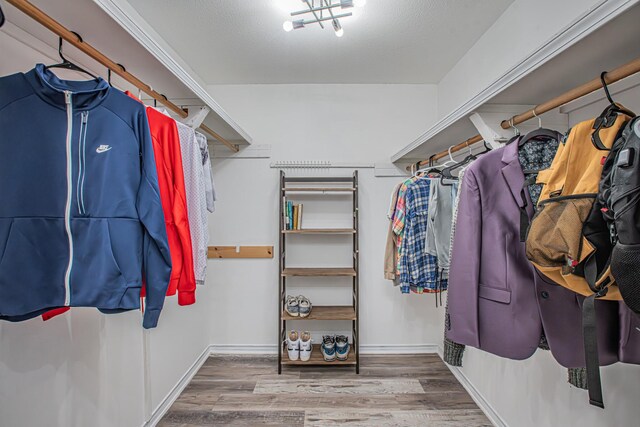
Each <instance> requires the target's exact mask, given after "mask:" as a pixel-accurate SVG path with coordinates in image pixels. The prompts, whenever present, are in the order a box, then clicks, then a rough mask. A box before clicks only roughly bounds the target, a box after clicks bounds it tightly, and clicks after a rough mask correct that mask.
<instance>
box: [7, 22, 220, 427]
mask: <svg viewBox="0 0 640 427" xmlns="http://www.w3.org/2000/svg"><path fill="white" fill-rule="evenodd" d="M38 49H40V51H37V50H34V49H32V48H31V47H30V46H28V45H26V44H24V43H21V42H19V41H17V40H16V39H14V38H11V37H9V36H8V35H7V34H6V33H4V32H3V31H0V52H2V54H1V55H2V58H3V60H2V61H0V76H2V75H7V74H12V73H15V72H18V71H28V70H29V69H30V68H32V67H33V65H34V64H35V63H36V62H44V63H53V62H58V61H57V53H56V52H55V51H51V49H48V48H46V47H43V45H41V44H38ZM41 52H44V53H41ZM5 59H6V60H5ZM102 71H103V69H102V67H99V68H97V70H94V72H98V73H100V72H102ZM79 77H80V78H85V77H84V76H79ZM212 291H213V290H212V289H210V288H199V289H198V294H197V298H198V303H197V304H196V305H195V306H191V307H178V305H177V302H176V300H175V298H168V299H167V302H166V303H165V309H164V310H163V313H162V315H161V317H160V323H159V326H158V328H157V329H154V330H152V331H148V332H143V329H142V321H141V314H140V313H139V312H129V313H123V314H118V315H110V316H106V315H102V314H99V312H98V311H97V310H94V309H72V310H71V312H70V313H66V314H64V315H62V316H59V317H57V318H54V319H52V320H50V321H48V322H43V321H42V320H41V319H40V318H36V319H32V320H29V321H27V322H22V323H15V324H12V323H8V322H0V379H1V380H0V426H2V427H22V426H25V427H27V426H28V427H32V426H44V425H55V426H89V425H91V426H97V427H112V426H127V427H129V426H139V425H142V424H143V422H144V421H145V420H146V419H147V418H148V416H149V415H150V412H151V410H152V409H154V408H156V407H157V406H158V404H159V403H160V402H161V401H162V399H163V398H164V397H165V396H166V395H167V393H169V391H170V390H171V389H172V388H173V387H174V386H175V385H176V384H177V383H178V381H179V379H180V378H181V377H182V375H184V373H185V372H186V371H187V369H189V367H190V366H191V364H192V363H193V362H194V361H195V360H196V358H197V357H198V356H199V355H200V354H201V353H202V352H203V351H204V350H205V349H206V348H207V347H208V345H209V322H208V312H209V309H208V303H207V301H208V299H209V297H210V294H211V293H212ZM143 334H147V342H148V347H147V351H146V358H145V350H144V342H145V340H144V336H143ZM145 363H146V365H147V367H148V371H147V372H148V373H149V375H148V377H146V378H145V369H144V367H145ZM146 402H148V404H147V403H146Z"/></svg>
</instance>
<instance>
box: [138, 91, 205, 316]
mask: <svg viewBox="0 0 640 427" xmlns="http://www.w3.org/2000/svg"><path fill="white" fill-rule="evenodd" d="M129 96H131V94H129ZM147 118H148V119H149V128H150V130H151V139H152V140H153V150H154V154H155V158H156V168H157V170H158V185H159V187H160V199H161V201H162V209H163V211H164V221H165V224H166V226H167V237H168V238H169V250H170V252H171V263H172V266H173V269H172V271H171V282H170V283H169V288H168V289H167V295H175V293H176V291H177V292H178V304H180V305H190V304H193V303H195V302H196V296H195V293H196V279H195V273H194V267H193V250H192V246H191V230H190V228H189V216H188V213H187V197H186V192H185V189H184V172H183V169H182V154H181V153H180V138H179V136H178V128H177V126H176V122H175V121H174V120H173V119H172V118H171V117H168V116H165V115H164V114H162V113H161V112H159V111H157V110H155V109H154V108H152V107H147Z"/></svg>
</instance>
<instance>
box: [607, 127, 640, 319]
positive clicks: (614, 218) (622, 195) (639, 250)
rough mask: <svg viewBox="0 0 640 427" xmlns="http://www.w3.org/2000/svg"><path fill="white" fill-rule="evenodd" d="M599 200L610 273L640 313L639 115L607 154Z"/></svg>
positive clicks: (628, 300) (627, 300)
mask: <svg viewBox="0 0 640 427" xmlns="http://www.w3.org/2000/svg"><path fill="white" fill-rule="evenodd" d="M598 201H599V202H600V204H601V206H602V208H601V211H602V213H603V216H604V218H605V221H606V222H607V225H608V227H609V231H610V237H611V243H612V244H613V251H612V252H611V259H610V262H611V273H612V275H613V277H614V278H615V281H616V283H617V284H618V288H619V289H620V294H621V296H622V299H623V300H624V302H625V304H626V305H627V306H628V307H629V308H630V309H631V310H633V311H634V312H636V313H640V117H636V118H634V119H633V120H631V121H630V122H629V123H627V125H626V126H625V128H624V130H623V132H622V135H621V136H620V137H618V139H617V140H616V141H615V143H614V145H613V147H612V149H611V153H610V154H609V156H608V157H607V159H606V161H605V163H604V168H603V173H602V181H601V182H600V193H599V195H598Z"/></svg>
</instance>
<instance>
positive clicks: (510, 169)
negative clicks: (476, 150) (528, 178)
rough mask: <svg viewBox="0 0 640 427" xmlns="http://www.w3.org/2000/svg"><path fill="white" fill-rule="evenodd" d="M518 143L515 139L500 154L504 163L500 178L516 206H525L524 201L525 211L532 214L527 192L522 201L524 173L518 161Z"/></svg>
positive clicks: (518, 139)
mask: <svg viewBox="0 0 640 427" xmlns="http://www.w3.org/2000/svg"><path fill="white" fill-rule="evenodd" d="M519 141H520V138H517V139H515V140H513V141H512V142H511V143H510V144H508V145H506V146H505V147H504V150H503V152H502V163H504V167H503V168H502V177H503V178H504V180H505V181H506V183H507V186H508V187H509V190H510V191H511V195H512V196H513V199H514V201H515V202H516V204H517V205H518V206H519V207H523V206H525V200H526V206H527V210H528V211H529V210H530V211H531V212H533V208H532V206H531V201H530V199H529V192H528V191H525V192H524V195H525V200H523V199H522V189H523V187H524V173H523V172H522V166H521V165H520V160H519V159H518V142H519Z"/></svg>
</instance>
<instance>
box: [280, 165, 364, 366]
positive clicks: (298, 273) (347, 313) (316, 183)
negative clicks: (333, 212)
mask: <svg viewBox="0 0 640 427" xmlns="http://www.w3.org/2000/svg"><path fill="white" fill-rule="evenodd" d="M302 185H305V186H302ZM296 192H300V193H309V195H315V194H319V195H321V194H323V193H342V194H346V195H347V197H349V196H350V197H351V199H352V207H353V226H352V227H351V228H308V229H302V230H287V229H286V226H285V218H284V209H283V200H284V198H285V197H286V196H287V194H290V193H296ZM279 195H280V198H279V199H278V205H279V206H280V208H279V210H280V215H279V218H280V219H279V220H278V226H279V230H280V233H279V234H280V239H279V241H280V246H279V259H280V269H279V272H278V281H279V284H280V286H279V288H280V293H279V295H280V298H279V300H280V302H279V307H278V343H279V344H278V373H279V374H280V373H282V366H286V365H297V366H304V365H307V366H343V365H348V366H354V367H355V368H356V373H358V374H359V373H360V349H359V341H360V329H359V322H358V317H359V277H358V263H359V252H360V251H359V246H358V217H359V213H358V171H354V173H353V176H351V177H337V178H336V177H326V178H316V177H286V176H285V173H284V172H282V171H281V172H280V193H279ZM309 195H307V196H305V197H308V196H309ZM314 234H316V235H318V234H319V235H350V236H351V244H352V248H353V256H352V257H351V258H352V260H350V261H349V262H350V263H352V265H351V267H336V268H327V267H287V265H286V246H287V236H290V235H300V236H305V235H314ZM292 238H293V237H292ZM300 238H303V237H296V239H300ZM343 238H344V237H343ZM289 250H291V249H289ZM295 277H320V278H322V277H350V278H351V286H352V288H353V289H352V290H353V292H352V295H353V300H352V304H351V305H346V306H343V305H324V306H323V305H314V306H313V309H312V310H311V314H310V315H309V316H308V317H304V318H300V317H293V316H290V315H289V314H287V312H286V311H285V310H284V302H285V301H284V300H285V298H286V295H287V283H288V281H289V280H292V278H295ZM293 280H295V279H293ZM292 320H298V321H308V320H332V321H343V322H345V321H347V322H351V332H352V333H351V349H350V351H349V358H348V359H347V360H345V361H339V360H335V361H333V362H325V361H324V359H323V358H322V352H321V350H320V345H319V344H314V346H313V352H312V355H311V359H310V360H309V361H307V362H303V361H301V360H297V361H291V360H289V358H288V357H287V352H286V348H284V346H283V345H282V343H283V341H284V340H285V339H286V334H287V322H288V321H292Z"/></svg>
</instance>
